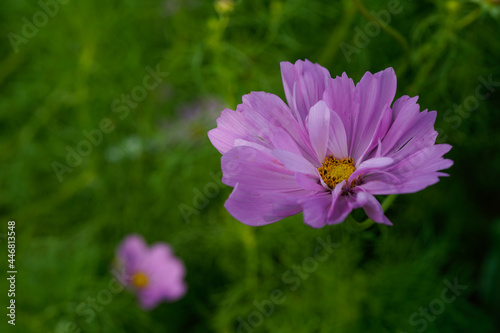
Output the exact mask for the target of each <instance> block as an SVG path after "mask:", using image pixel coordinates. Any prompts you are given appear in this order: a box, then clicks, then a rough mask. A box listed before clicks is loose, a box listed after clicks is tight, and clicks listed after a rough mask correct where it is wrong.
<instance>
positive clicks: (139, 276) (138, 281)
mask: <svg viewBox="0 0 500 333" xmlns="http://www.w3.org/2000/svg"><path fill="white" fill-rule="evenodd" d="M148 283H149V281H148V277H147V276H146V274H144V273H142V272H137V273H135V274H134V276H133V277H132V284H133V285H134V286H135V287H137V288H144V287H146V286H147V285H148Z"/></svg>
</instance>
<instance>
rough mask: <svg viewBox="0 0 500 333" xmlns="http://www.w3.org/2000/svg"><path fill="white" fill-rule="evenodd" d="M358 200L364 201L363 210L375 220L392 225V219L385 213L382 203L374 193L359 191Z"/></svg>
mask: <svg viewBox="0 0 500 333" xmlns="http://www.w3.org/2000/svg"><path fill="white" fill-rule="evenodd" d="M356 200H357V201H360V202H363V206H362V207H363V210H364V211H365V213H366V215H368V217H369V218H370V219H372V220H373V221H374V222H377V223H382V224H388V225H392V223H391V221H389V219H388V218H387V217H386V216H385V215H384V211H383V209H382V205H380V203H379V202H378V201H377V199H375V197H374V196H373V195H371V194H369V193H366V192H363V191H359V192H358V194H357V197H356Z"/></svg>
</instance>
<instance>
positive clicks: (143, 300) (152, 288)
mask: <svg viewBox="0 0 500 333" xmlns="http://www.w3.org/2000/svg"><path fill="white" fill-rule="evenodd" d="M116 256H117V259H118V265H120V266H122V267H121V268H122V270H123V276H124V277H125V278H123V277H117V279H118V280H119V281H120V282H121V283H122V284H124V285H125V286H126V287H128V288H129V289H130V290H132V291H133V292H134V293H135V294H136V295H137V297H138V298H139V303H140V305H141V307H142V308H143V309H145V310H150V309H152V308H154V307H156V306H157V305H158V303H160V302H162V301H169V302H171V301H175V300H177V299H179V298H181V297H182V296H184V294H185V293H186V290H187V286H186V284H185V283H184V275H185V268H184V264H183V263H182V261H181V260H179V259H178V258H177V257H175V256H174V255H173V253H172V250H171V249H170V247H169V246H168V245H167V244H165V243H156V244H154V245H152V246H151V247H149V248H148V246H147V244H146V243H145V242H144V240H143V239H142V237H140V236H138V235H130V236H128V237H127V238H125V240H124V241H123V242H122V244H121V245H120V246H119V247H118V249H117V254H116Z"/></svg>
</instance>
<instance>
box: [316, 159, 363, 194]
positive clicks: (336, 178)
mask: <svg viewBox="0 0 500 333" xmlns="http://www.w3.org/2000/svg"><path fill="white" fill-rule="evenodd" d="M318 171H319V174H320V175H321V178H323V181H324V182H325V184H326V185H328V187H329V188H331V189H334V188H335V185H337V184H339V183H341V182H342V181H343V180H345V181H346V182H347V181H348V180H349V176H350V175H351V174H352V173H353V172H354V171H356V168H355V167H354V162H353V160H352V158H351V157H348V158H343V159H340V160H338V159H336V158H335V157H333V155H330V156H327V157H326V159H325V161H324V162H323V165H322V166H321V167H319V168H318ZM354 183H355V181H353V182H352V184H351V186H354Z"/></svg>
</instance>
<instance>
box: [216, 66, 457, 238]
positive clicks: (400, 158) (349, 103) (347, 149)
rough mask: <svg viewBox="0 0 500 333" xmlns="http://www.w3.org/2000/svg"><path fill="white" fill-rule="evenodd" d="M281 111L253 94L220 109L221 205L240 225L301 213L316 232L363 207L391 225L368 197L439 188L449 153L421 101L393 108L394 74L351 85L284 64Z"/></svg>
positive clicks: (319, 70)
mask: <svg viewBox="0 0 500 333" xmlns="http://www.w3.org/2000/svg"><path fill="white" fill-rule="evenodd" d="M281 73H282V78H283V86H284V89H285V95H286V100H287V103H288V105H287V104H285V103H284V102H283V100H281V99H280V98H279V97H278V96H276V95H273V94H269V93H265V92H252V93H250V94H248V95H245V96H243V103H242V104H239V105H238V106H237V108H236V110H235V111H233V110H229V109H225V110H223V111H222V114H221V116H220V117H219V118H218V119H217V128H215V129H212V130H211V131H209V133H208V136H209V138H210V140H211V142H212V144H213V145H214V146H215V147H216V148H217V150H219V152H220V153H221V154H222V155H223V156H222V171H223V179H222V180H223V182H224V183H225V184H227V185H229V186H232V187H234V190H233V192H232V193H231V195H230V197H229V199H228V200H227V201H226V203H225V207H226V209H227V210H228V212H229V213H230V214H231V215H232V216H233V217H234V218H236V219H238V220H239V221H241V222H243V223H245V224H248V225H252V226H259V225H264V224H268V223H273V222H276V221H278V220H280V219H283V218H284V217H287V216H291V215H294V214H297V213H300V212H303V214H304V221H305V223H307V224H308V225H310V226H312V227H315V228H319V227H323V226H324V225H326V224H335V223H340V222H342V221H344V219H345V218H346V217H347V216H348V214H349V213H350V212H351V211H352V210H353V209H356V208H363V209H364V211H365V212H366V214H367V215H368V217H370V218H371V219H372V220H373V221H375V222H378V223H384V224H391V222H390V221H389V219H388V218H387V217H386V216H385V215H384V212H383V210H382V207H381V205H380V203H379V202H378V201H377V199H376V198H375V197H374V195H387V194H399V193H412V192H416V191H420V190H422V189H424V188H426V187H427V186H429V185H432V184H435V183H437V182H438V181H439V177H440V176H447V174H445V173H442V172H439V170H442V169H447V168H449V167H450V166H451V165H452V164H453V162H452V161H451V160H449V159H444V158H443V155H444V154H446V153H447V152H448V151H449V150H450V149H451V146H450V145H447V144H435V141H436V137H437V135H438V133H437V132H436V131H435V130H434V123H435V120H436V112H435V111H427V110H424V111H420V106H419V105H418V104H417V99H418V98H417V97H413V98H411V97H409V96H402V97H400V98H399V99H397V100H396V101H394V103H393V100H394V97H395V93H396V81H397V80H396V75H395V73H394V70H393V69H392V68H387V69H386V70H384V71H381V72H378V73H376V74H372V73H369V72H367V73H366V74H365V75H364V76H363V77H362V79H361V80H360V82H359V83H357V84H354V82H353V80H352V79H350V78H348V77H347V75H346V74H345V73H343V74H342V76H340V77H339V76H337V77H336V78H332V77H331V76H330V73H329V72H328V70H327V69H325V68H323V67H321V66H320V65H318V64H313V63H311V62H309V61H307V60H305V61H300V60H299V61H297V62H296V63H295V64H291V63H289V62H283V63H281Z"/></svg>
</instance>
